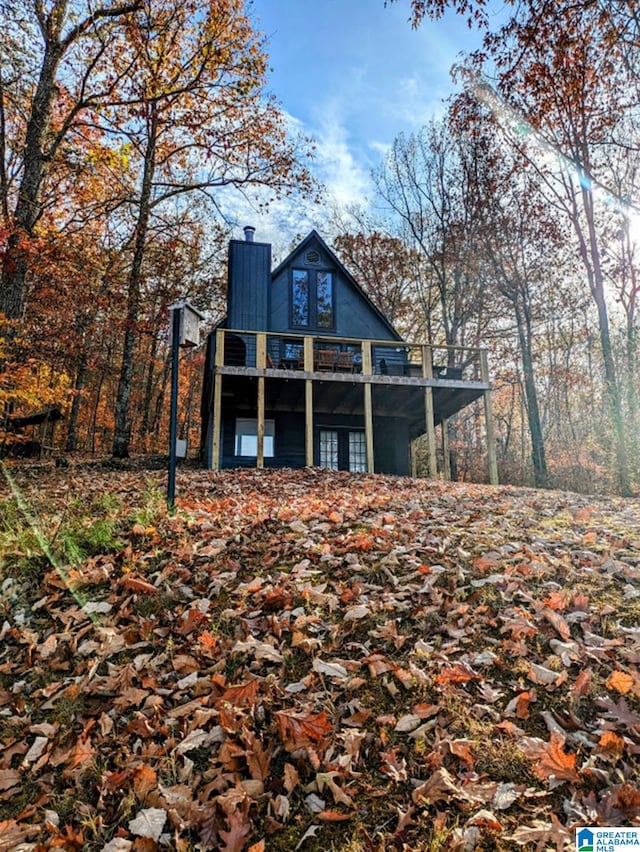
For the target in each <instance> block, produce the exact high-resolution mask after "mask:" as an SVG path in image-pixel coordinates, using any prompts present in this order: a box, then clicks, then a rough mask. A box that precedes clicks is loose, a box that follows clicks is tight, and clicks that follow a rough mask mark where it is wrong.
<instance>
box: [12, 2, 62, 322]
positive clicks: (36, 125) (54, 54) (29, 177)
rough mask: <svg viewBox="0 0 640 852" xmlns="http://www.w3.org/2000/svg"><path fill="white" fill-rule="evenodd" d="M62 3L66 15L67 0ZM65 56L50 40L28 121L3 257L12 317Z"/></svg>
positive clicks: (19, 301)
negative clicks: (13, 209)
mask: <svg viewBox="0 0 640 852" xmlns="http://www.w3.org/2000/svg"><path fill="white" fill-rule="evenodd" d="M62 5H63V11H62V17H64V14H65V8H64V7H66V2H65V3H63V4H62ZM61 56H62V49H61V46H60V44H59V42H57V41H53V42H52V41H49V42H48V43H47V46H46V49H45V54H44V59H43V62H42V68H41V70H40V78H39V79H38V85H37V87H36V92H35V95H34V97H33V103H32V105H31V115H30V116H29V121H28V124H27V133H26V138H25V149H24V158H23V164H24V168H23V174H22V181H21V183H20V187H19V189H18V198H17V201H16V207H15V211H14V214H13V221H12V223H11V231H10V233H9V237H8V239H7V248H6V251H5V253H4V256H3V259H2V288H0V312H2V313H4V314H5V316H6V317H7V318H8V319H10V320H20V319H21V318H22V312H23V307H24V304H23V303H24V289H25V280H26V277H27V270H28V268H29V240H30V238H31V237H32V235H33V229H34V227H35V225H36V222H37V221H38V219H39V218H40V214H41V212H42V208H41V203H40V200H39V195H40V187H41V185H42V180H43V178H44V175H45V171H46V164H47V159H48V157H47V154H46V151H45V142H46V136H47V133H48V130H49V125H50V122H51V112H52V107H53V100H54V98H55V96H56V93H57V89H56V84H55V80H56V72H57V69H58V64H59V62H60V58H61Z"/></svg>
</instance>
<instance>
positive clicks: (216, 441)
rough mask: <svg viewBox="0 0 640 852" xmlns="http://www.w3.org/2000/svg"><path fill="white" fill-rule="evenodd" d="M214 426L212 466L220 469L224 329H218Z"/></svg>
mask: <svg viewBox="0 0 640 852" xmlns="http://www.w3.org/2000/svg"><path fill="white" fill-rule="evenodd" d="M213 364H214V377H213V412H212V414H213V428H212V430H211V468H212V470H220V450H221V443H222V375H221V373H219V372H218V367H222V366H223V365H224V331H223V330H222V329H221V328H219V329H218V330H217V331H216V354H215V358H214V361H213Z"/></svg>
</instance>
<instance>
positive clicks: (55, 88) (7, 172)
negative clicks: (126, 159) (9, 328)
mask: <svg viewBox="0 0 640 852" xmlns="http://www.w3.org/2000/svg"><path fill="white" fill-rule="evenodd" d="M138 6H139V2H138V0H129V2H126V0H125V2H119V1H118V0H105V2H104V3H103V4H101V5H98V6H94V4H92V3H90V2H88V0H13V2H11V3H10V4H9V3H3V4H2V5H0V26H1V27H2V31H3V39H4V43H3V47H2V49H1V50H0V154H1V155H2V165H1V167H0V180H1V182H2V186H1V189H0V198H1V199H2V214H3V219H4V221H3V229H4V232H5V238H4V251H3V253H2V268H1V283H2V287H1V290H0V312H2V313H4V314H5V315H6V316H7V317H9V318H10V319H17V320H20V319H21V317H22V313H23V307H24V297H25V282H26V278H27V273H28V269H29V263H30V241H31V240H32V238H33V236H34V231H35V228H36V226H37V223H38V221H39V219H40V217H41V216H42V212H43V206H44V200H43V197H42V188H43V184H44V181H45V179H46V177H47V174H48V173H49V171H50V169H51V168H52V166H53V165H54V164H55V163H56V161H57V160H58V158H59V156H60V152H61V149H62V148H63V146H64V145H65V144H66V143H67V142H68V141H69V140H70V139H71V138H72V136H73V134H74V133H75V132H76V129H77V123H78V120H79V119H80V118H81V117H82V116H85V115H86V114H87V113H88V112H89V111H91V110H94V109H96V108H98V107H99V105H100V104H103V103H104V102H105V101H106V100H108V99H109V98H110V96H111V95H112V93H113V90H114V87H115V86H116V85H117V78H116V76H115V75H114V72H113V67H114V65H113V60H114V52H115V49H116V48H117V35H118V32H119V30H120V28H121V27H122V26H123V25H124V24H125V23H126V22H127V21H129V20H130V19H131V16H132V15H133V14H134V13H135V11H136V9H137V8H138Z"/></svg>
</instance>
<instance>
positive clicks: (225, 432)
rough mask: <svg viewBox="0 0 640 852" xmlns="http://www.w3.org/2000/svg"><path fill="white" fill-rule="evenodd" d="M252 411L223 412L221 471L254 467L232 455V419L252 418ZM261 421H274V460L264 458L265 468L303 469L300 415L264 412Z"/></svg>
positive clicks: (302, 416) (233, 434) (301, 417)
mask: <svg viewBox="0 0 640 852" xmlns="http://www.w3.org/2000/svg"><path fill="white" fill-rule="evenodd" d="M255 416H256V412H255V411H249V412H248V411H247V410H246V409H239V410H235V411H227V412H226V413H225V414H224V416H223V418H222V458H221V467H224V468H232V467H255V464H256V460H255V459H252V458H242V457H238V456H236V455H235V453H234V449H235V446H234V443H235V428H236V417H255ZM265 420H274V421H275V457H274V458H272V459H270V458H265V460H264V466H265V467H304V462H305V455H304V415H302V414H285V413H282V412H276V413H273V412H270V411H267V412H265Z"/></svg>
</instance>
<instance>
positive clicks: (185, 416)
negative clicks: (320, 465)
mask: <svg viewBox="0 0 640 852" xmlns="http://www.w3.org/2000/svg"><path fill="white" fill-rule="evenodd" d="M397 1H398V2H405V4H407V9H408V10H410V9H411V10H412V12H413V15H414V24H415V25H422V26H427V25H428V24H427V23H426V22H425V21H423V18H424V17H425V16H428V15H434V16H437V15H439V14H440V13H441V12H442V11H443V10H444V8H445V7H446V6H448V5H451V6H452V7H453V8H455V9H456V10H457V11H458V12H461V13H463V14H467V15H470V16H472V19H473V23H474V25H477V26H480V27H484V28H485V30H484V31H485V37H484V43H483V47H482V50H480V51H478V52H477V53H476V54H474V55H472V56H469V57H468V58H467V59H466V60H465V62H464V63H462V64H461V65H460V67H458V68H457V69H456V72H455V73H456V79H457V82H458V83H459V94H458V95H456V96H455V97H454V98H452V99H451V101H450V102H449V103H448V105H447V109H446V112H445V113H444V114H443V115H442V116H441V117H439V118H436V119H432V120H431V121H429V122H428V123H427V124H425V126H424V127H423V128H422V129H421V130H420V131H419V132H416V133H414V134H411V135H402V134H401V135H398V136H397V138H396V140H395V142H394V144H393V146H392V147H391V149H390V151H389V152H388V155H387V156H386V158H385V159H384V161H383V162H381V164H380V165H379V167H378V168H377V169H376V170H375V172H374V175H373V184H374V187H375V191H374V196H373V197H372V198H371V199H370V204H368V205H367V206H366V207H362V208H360V209H353V208H352V209H343V210H339V211H336V212H335V214H334V216H333V219H332V222H331V229H332V232H333V233H332V235H330V236H332V239H333V245H334V247H335V249H336V251H337V253H338V254H339V256H340V257H341V258H342V259H343V260H344V262H345V264H346V265H347V266H348V268H349V269H350V270H351V271H352V272H353V274H354V276H355V277H356V279H357V280H358V281H359V282H360V283H361V284H362V285H363V287H364V288H365V289H366V290H367V291H368V292H369V293H370V295H371V296H372V298H373V299H374V301H376V302H377V304H378V305H379V307H380V308H381V309H382V310H383V311H384V312H385V313H386V314H387V316H388V317H389V319H390V320H391V321H392V322H393V323H394V324H395V325H396V326H397V328H398V329H399V330H400V331H401V332H403V334H405V335H406V337H407V339H411V340H417V341H426V342H430V343H434V344H447V345H451V346H486V347H488V348H489V349H490V352H491V366H492V374H493V382H494V395H493V396H494V398H493V404H494V417H495V424H496V440H497V450H498V464H499V472H500V477H501V480H502V481H503V482H513V483H525V484H531V485H538V486H553V487H564V488H573V489H577V490H600V491H616V492H617V493H620V494H625V495H626V494H631V493H633V492H634V490H635V489H636V488H637V486H638V482H639V480H640V458H639V453H638V450H639V447H638V444H639V440H640V438H639V430H638V418H639V413H638V380H639V370H638V343H637V336H638V316H637V298H638V261H639V254H638V253H639V252H640V206H639V205H637V204H636V203H635V201H634V199H640V186H639V185H638V184H639V181H640V148H639V145H638V139H639V138H640V134H639V133H638V130H639V126H640V125H639V121H640V116H639V115H638V103H639V102H640V76H639V75H640V66H639V65H638V60H639V58H640V52H639V48H640V18H639V16H638V8H637V4H636V3H635V2H633V0H630V1H629V2H624V3H611V2H604V0H602V2H600V0H583V2H576V0H571V2H569V0H558V2H556V3H554V4H549V3H543V2H542V0H525V2H519V3H518V4H513V8H512V15H511V17H510V18H508V19H506V23H505V24H504V25H503V26H502V28H501V29H499V30H491V29H490V28H489V25H490V24H491V20H492V19H491V17H490V16H489V15H488V14H487V9H488V6H490V4H487V3H483V2H477V3H473V2H467V1H466V0H454V2H451V4H448V3H447V2H445V0H425V2H422V0H420V2H417V1H416V0H414V2H412V3H408V0H397ZM372 2H377V0H372ZM0 10H1V15H2V24H3V28H4V31H5V32H6V33H7V36H6V39H5V45H4V46H3V48H2V52H1V53H0V169H1V173H0V184H1V197H0V205H1V216H2V226H1V234H0V236H1V238H2V258H1V260H2V293H1V299H0V309H1V310H2V312H3V313H4V315H5V316H6V318H7V320H6V322H5V326H4V331H3V335H2V337H3V343H2V347H3V348H2V355H1V357H2V363H3V370H2V373H1V381H2V385H1V386H0V395H1V396H0V400H2V402H3V405H4V411H5V418H4V428H5V432H10V431H11V429H10V425H11V417H12V416H14V415H15V413H23V412H24V411H33V410H37V409H38V408H42V407H43V406H46V405H48V404H56V405H62V406H63V407H64V412H65V419H64V420H63V421H62V424H61V425H59V427H58V441H59V442H60V443H59V447H60V449H66V450H69V451H71V450H84V451H91V452H105V451H110V452H113V453H114V454H115V455H116V456H126V455H127V454H128V453H129V452H131V451H150V450H162V449H163V448H166V445H167V409H168V404H167V402H168V384H169V357H170V352H169V346H168V313H167V307H168V305H169V304H171V303H172V302H173V301H174V300H175V299H176V298H177V297H178V296H188V297H189V298H190V299H192V301H193V302H194V304H196V305H197V306H198V307H200V308H203V309H205V310H206V311H207V312H208V315H209V317H210V319H211V320H212V321H213V320H214V319H216V318H218V317H219V316H221V313H222V311H223V309H224V308H223V306H224V281H225V269H224V255H225V246H226V241H227V239H228V236H229V233H228V229H227V226H226V224H225V222H224V219H223V218H222V216H221V213H220V200H219V199H220V195H219V193H220V192H221V191H228V189H227V188H232V189H233V190H234V191H237V192H243V191H244V192H249V191H253V190H260V191H261V192H262V193H265V192H266V193H267V194H268V195H269V196H273V197H277V196H283V195H291V196H292V203H294V200H293V199H294V198H295V196H296V195H298V194H302V195H309V194H312V193H314V192H316V190H317V188H316V187H315V186H314V184H313V181H312V178H311V176H310V172H309V169H308V157H309V156H310V155H311V153H312V151H311V149H312V142H311V141H310V140H308V139H298V138H292V137H291V136H290V135H289V134H288V132H287V125H286V121H285V120H284V117H283V115H282V113H281V112H280V110H279V109H278V105H277V103H276V102H275V101H274V100H273V99H272V98H270V97H269V96H267V94H266V83H267V80H266V70H267V48H268V45H265V43H264V42H263V40H262V37H261V36H260V34H259V33H258V32H257V31H256V30H255V28H254V25H253V24H252V21H251V19H250V17H248V16H247V10H246V9H245V4H244V3H243V2H242V0H188V2H180V3H178V2H177V0H132V2H130V3H126V2H122V3H119V2H115V0H114V1H113V2H111V3H105V4H104V6H103V7H101V8H100V9H99V10H97V11H96V10H95V9H94V8H93V7H92V6H90V5H89V4H88V3H86V2H85V0H49V2H48V3H44V4H40V3H37V2H35V0H19V2H17V3H12V4H11V7H10V8H9V6H8V5H2V4H0ZM34 46H35V47H34ZM263 197H266V196H264V195H263ZM201 362H202V355H201V354H200V353H199V351H198V350H196V351H195V352H194V353H192V354H189V355H185V356H183V360H182V374H183V375H182V382H181V411H180V432H181V434H182V436H183V437H187V436H188V437H190V438H191V441H192V444H197V428H198V408H199V396H200V382H201V369H202V363H201ZM451 425H452V426H453V432H452V441H451V445H452V448H453V450H454V452H455V454H456V459H457V470H458V473H459V475H460V476H462V477H466V478H469V479H482V477H483V476H484V466H483V459H482V452H483V449H482V445H483V437H482V435H481V434H480V433H479V430H480V429H481V428H482V421H481V418H480V417H478V416H477V412H476V411H475V410H473V409H472V408H470V409H467V410H465V411H463V412H461V414H459V415H458V417H457V419H456V421H455V422H454V423H453V424H451Z"/></svg>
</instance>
